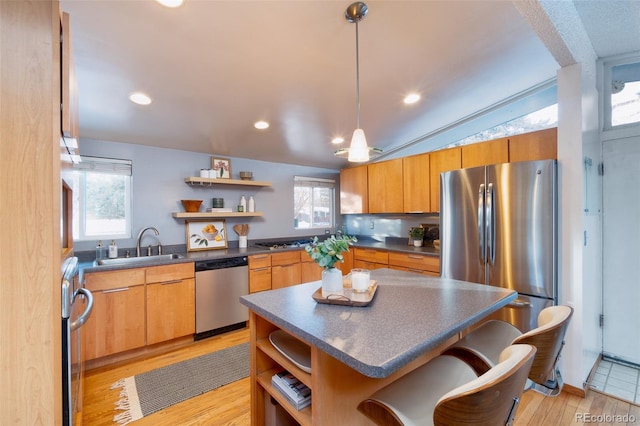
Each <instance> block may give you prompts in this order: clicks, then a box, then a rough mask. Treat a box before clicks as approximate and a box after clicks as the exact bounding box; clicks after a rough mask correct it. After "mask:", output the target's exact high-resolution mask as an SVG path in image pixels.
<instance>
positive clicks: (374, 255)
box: [353, 247, 389, 268]
mask: <svg viewBox="0 0 640 426" xmlns="http://www.w3.org/2000/svg"><path fill="white" fill-rule="evenodd" d="M353 259H354V264H353V266H354V267H355V268H359V266H356V264H355V262H356V261H357V260H360V261H365V262H372V263H380V264H383V265H385V267H386V266H387V265H388V264H389V253H388V252H387V251H386V250H376V249H368V248H361V247H357V248H355V249H354V251H353Z"/></svg>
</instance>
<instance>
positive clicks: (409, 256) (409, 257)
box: [389, 252, 440, 276]
mask: <svg viewBox="0 0 640 426" xmlns="http://www.w3.org/2000/svg"><path fill="white" fill-rule="evenodd" d="M389 268H391V269H396V270H400V271H410V272H418V273H421V274H426V275H433V276H440V258H439V257H435V256H427V255H425V254H414V253H397V252H390V253H389Z"/></svg>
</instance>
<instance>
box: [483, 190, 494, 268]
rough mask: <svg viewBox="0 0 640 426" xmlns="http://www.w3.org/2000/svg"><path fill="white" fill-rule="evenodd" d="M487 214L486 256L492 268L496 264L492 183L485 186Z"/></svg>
mask: <svg viewBox="0 0 640 426" xmlns="http://www.w3.org/2000/svg"><path fill="white" fill-rule="evenodd" d="M486 200H487V201H486V202H487V213H486V216H485V218H486V233H487V251H488V253H487V256H488V261H489V263H491V266H493V265H494V264H495V263H496V244H495V239H496V214H495V211H494V209H493V205H494V201H495V200H494V189H493V183H490V184H489V185H488V186H487V197H486Z"/></svg>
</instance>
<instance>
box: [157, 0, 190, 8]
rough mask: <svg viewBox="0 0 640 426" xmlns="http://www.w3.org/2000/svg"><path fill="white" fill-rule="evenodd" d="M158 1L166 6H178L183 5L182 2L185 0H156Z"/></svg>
mask: <svg viewBox="0 0 640 426" xmlns="http://www.w3.org/2000/svg"><path fill="white" fill-rule="evenodd" d="M156 1H157V2H158V3H160V4H161V5H163V6H166V7H178V6H182V3H184V0H156Z"/></svg>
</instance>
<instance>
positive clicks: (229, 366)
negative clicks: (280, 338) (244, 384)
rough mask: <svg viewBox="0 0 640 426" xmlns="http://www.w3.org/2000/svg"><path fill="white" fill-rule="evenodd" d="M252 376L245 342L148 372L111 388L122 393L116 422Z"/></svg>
mask: <svg viewBox="0 0 640 426" xmlns="http://www.w3.org/2000/svg"><path fill="white" fill-rule="evenodd" d="M248 376H249V344H248V343H243V344H240V345H237V346H233V347H230V348H226V349H222V350H220V351H216V352H212V353H209V354H206V355H202V356H199V357H196V358H192V359H188V360H185V361H181V362H178V363H175V364H171V365H168V366H166V367H162V368H158V369H155V370H151V371H147V372H146V373H142V374H137V375H135V376H131V377H126V378H124V379H121V380H118V381H117V382H116V383H114V384H113V385H111V389H121V390H120V400H119V401H118V402H117V403H116V409H117V410H123V411H122V412H121V413H118V414H116V415H115V416H114V417H113V421H114V422H116V423H119V424H121V425H126V424H127V423H130V422H132V421H134V420H139V419H141V418H142V417H144V416H148V415H149V414H152V413H155V412H156V411H159V410H162V409H163V408H167V407H169V406H171V405H174V404H177V403H178V402H182V401H185V400H187V399H189V398H193V397H194V396H198V395H201V394H203V393H205V392H208V391H210V390H213V389H216V388H219V387H221V386H224V385H226V384H229V383H231V382H235V381H236V380H240V379H243V378H245V377H248Z"/></svg>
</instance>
